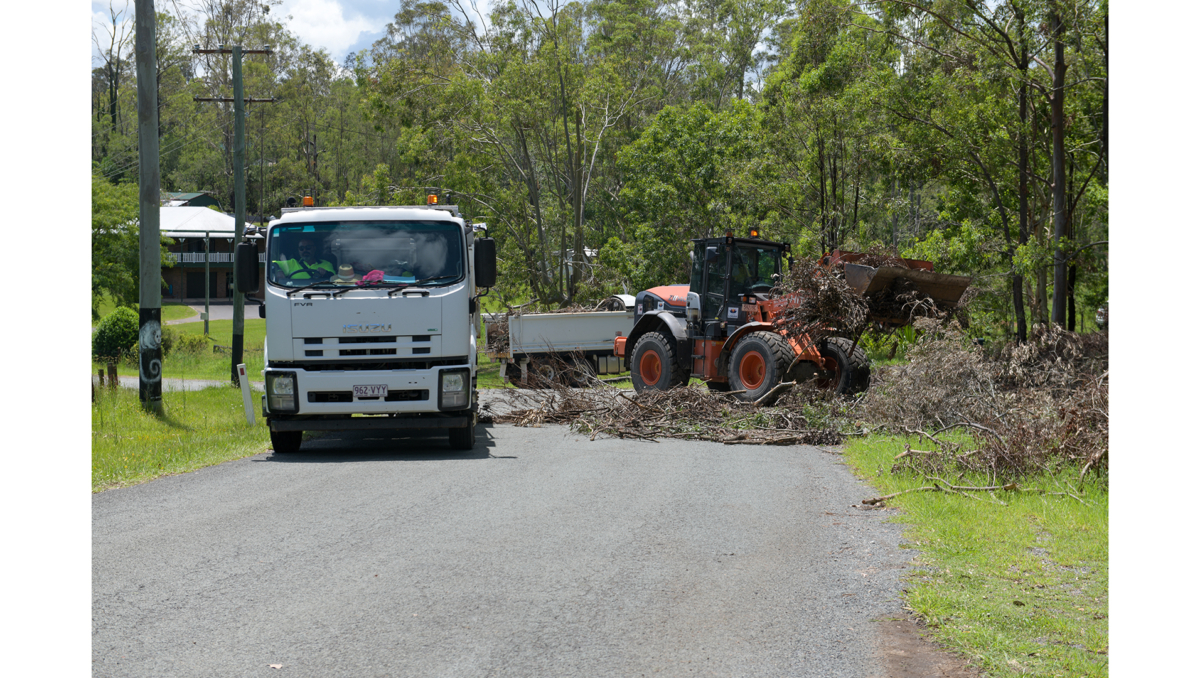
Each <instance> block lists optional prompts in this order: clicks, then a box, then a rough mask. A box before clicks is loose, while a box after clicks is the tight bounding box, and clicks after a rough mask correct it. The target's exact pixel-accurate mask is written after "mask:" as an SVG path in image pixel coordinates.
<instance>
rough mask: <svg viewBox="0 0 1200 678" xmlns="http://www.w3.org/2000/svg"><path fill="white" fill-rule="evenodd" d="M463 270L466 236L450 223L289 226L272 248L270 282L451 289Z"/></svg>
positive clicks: (279, 230) (276, 231)
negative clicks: (447, 287)
mask: <svg viewBox="0 0 1200 678" xmlns="http://www.w3.org/2000/svg"><path fill="white" fill-rule="evenodd" d="M464 264H465V257H464V255H463V242H462V230H461V229H460V228H459V227H458V225H457V224H456V223H453V222H445V221H370V222H363V221H343V222H318V223H312V224H288V225H286V226H276V227H275V228H272V229H271V235H270V239H269V241H268V243H267V280H269V281H270V282H271V283H273V284H275V285H280V286H283V287H293V288H299V287H310V286H318V285H319V286H321V287H325V286H337V287H340V286H346V285H367V284H388V283H392V284H397V285H403V284H405V283H410V284H411V283H415V282H423V283H424V284H432V285H448V284H451V283H454V282H457V281H459V280H461V279H462V278H463V276H464V274H465V273H466V266H465V265H464Z"/></svg>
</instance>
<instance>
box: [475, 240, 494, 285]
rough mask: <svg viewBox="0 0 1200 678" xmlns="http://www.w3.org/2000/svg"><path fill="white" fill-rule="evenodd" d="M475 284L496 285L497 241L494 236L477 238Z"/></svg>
mask: <svg viewBox="0 0 1200 678" xmlns="http://www.w3.org/2000/svg"><path fill="white" fill-rule="evenodd" d="M475 286H476V287H495V286H496V241H495V239H493V238H478V239H476V240H475Z"/></svg>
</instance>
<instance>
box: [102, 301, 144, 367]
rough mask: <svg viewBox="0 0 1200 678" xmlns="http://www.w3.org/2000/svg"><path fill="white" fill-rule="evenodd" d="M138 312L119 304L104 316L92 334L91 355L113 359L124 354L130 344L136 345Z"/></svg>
mask: <svg viewBox="0 0 1200 678" xmlns="http://www.w3.org/2000/svg"><path fill="white" fill-rule="evenodd" d="M137 341H138V314H137V311H134V310H133V309H131V308H128V307H126V306H119V307H117V308H116V309H113V312H112V313H109V314H108V315H106V316H104V319H103V320H101V321H100V325H99V327H97V328H96V334H95V335H93V336H92V356H93V357H94V358H96V359H98V360H102V359H108V360H113V359H116V358H120V357H121V356H123V355H125V354H126V353H127V352H128V350H129V347H130V346H133V347H135V351H134V352H135V353H136V347H137Z"/></svg>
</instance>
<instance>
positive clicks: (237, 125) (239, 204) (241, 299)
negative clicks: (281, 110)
mask: <svg viewBox="0 0 1200 678" xmlns="http://www.w3.org/2000/svg"><path fill="white" fill-rule="evenodd" d="M192 53H193V54H232V55H233V99H227V98H223V97H193V99H194V100H195V101H221V102H228V101H232V102H233V203H234V205H233V219H234V221H233V232H234V241H235V242H236V241H237V239H238V238H240V237H241V236H242V234H243V232H245V230H246V104H247V103H256V102H273V101H275V99H274V97H272V98H270V99H246V98H245V96H244V95H243V93H242V55H243V54H270V53H271V49H270V48H269V47H268V48H266V49H246V50H244V49H242V46H241V45H234V46H233V47H226V46H225V45H221V46H220V47H219V48H218V49H200V46H199V45H196V46H195V47H194V48H193V49H192ZM245 335H246V297H245V295H243V294H242V291H241V290H239V289H238V287H237V276H234V281H233V347H232V348H233V351H232V353H233V355H232V360H231V361H230V364H229V379H230V381H232V382H233V383H234V384H237V383H238V381H239V379H238V369H237V366H238V365H239V364H240V363H241V362H242V348H243V342H244V340H245Z"/></svg>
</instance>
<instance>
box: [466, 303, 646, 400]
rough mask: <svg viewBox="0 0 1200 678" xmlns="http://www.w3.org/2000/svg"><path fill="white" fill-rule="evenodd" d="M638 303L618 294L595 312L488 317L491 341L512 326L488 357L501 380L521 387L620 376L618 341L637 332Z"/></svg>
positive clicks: (488, 351) (486, 317)
mask: <svg viewBox="0 0 1200 678" xmlns="http://www.w3.org/2000/svg"><path fill="white" fill-rule="evenodd" d="M633 302H634V297H633V296H632V295H629V294H617V295H613V296H611V297H609V298H608V299H605V300H604V301H603V302H601V304H600V305H599V307H598V310H595V311H586V312H579V313H510V314H508V315H507V316H505V315H499V314H496V315H488V316H485V318H484V322H485V323H486V324H488V325H489V336H491V334H492V329H491V328H499V327H501V326H502V325H503V324H505V323H506V324H507V337H508V341H507V344H506V345H504V346H503V347H501V348H498V349H494V348H489V350H487V351H486V353H487V356H488V357H489V358H491V359H492V360H494V361H497V362H499V363H500V378H502V379H508V380H509V381H511V382H512V383H514V384H516V385H518V386H539V385H546V384H549V383H553V382H565V383H571V384H577V385H582V383H583V382H584V381H586V380H585V379H583V377H584V376H585V375H588V376H590V375H612V374H617V373H618V372H621V371H623V369H624V368H623V367H622V366H621V362H620V360H619V359H618V358H617V357H616V355H614V353H613V340H614V339H615V338H616V337H621V336H628V335H629V331H630V330H632V329H633V321H634V312H633V311H634V309H633ZM499 331H500V332H503V330H499ZM562 372H565V374H564V373H562Z"/></svg>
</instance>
